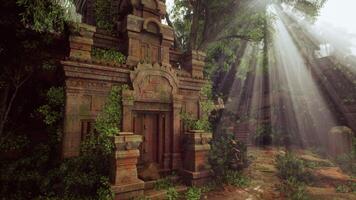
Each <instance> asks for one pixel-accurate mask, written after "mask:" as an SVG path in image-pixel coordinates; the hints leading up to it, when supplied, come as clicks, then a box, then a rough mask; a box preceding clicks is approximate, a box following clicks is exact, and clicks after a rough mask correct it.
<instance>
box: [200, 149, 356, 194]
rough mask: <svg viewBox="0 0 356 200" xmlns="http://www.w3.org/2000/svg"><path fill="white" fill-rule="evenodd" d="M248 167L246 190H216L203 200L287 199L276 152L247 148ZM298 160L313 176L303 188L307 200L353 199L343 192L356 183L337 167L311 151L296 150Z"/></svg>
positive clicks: (229, 187)
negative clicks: (304, 188) (281, 188)
mask: <svg viewBox="0 0 356 200" xmlns="http://www.w3.org/2000/svg"><path fill="white" fill-rule="evenodd" d="M248 152H249V153H248V154H249V157H250V159H251V164H250V165H249V167H248V168H247V169H245V171H244V174H245V176H247V177H248V178H249V179H250V184H249V185H248V186H247V187H245V188H237V187H233V186H224V187H219V189H215V190H213V191H211V192H209V193H206V194H205V196H204V199H207V200H220V199H223V200H258V199H263V200H278V199H287V198H286V197H285V195H284V194H283V193H281V192H280V191H279V190H280V187H281V184H282V182H281V179H280V178H279V177H278V176H277V168H276V165H275V158H276V156H277V155H278V154H283V153H284V152H283V151H282V150H281V149H277V148H265V149H261V148H249V150H248ZM297 156H298V157H299V158H301V159H303V160H304V161H305V162H308V163H311V165H309V166H310V167H308V168H310V169H309V170H310V171H311V174H312V177H313V178H312V181H310V182H309V183H308V184H307V186H306V192H307V194H308V196H309V199H311V200H316V199H322V200H339V199H350V200H352V199H353V200H355V199H356V193H352V192H349V191H345V188H346V186H347V185H349V184H350V183H355V184H356V179H354V178H352V177H350V176H349V175H347V174H345V173H343V172H342V171H341V170H340V168H339V167H336V166H335V165H333V164H332V163H331V162H330V161H328V160H325V159H322V158H320V157H319V156H317V155H316V154H313V153H312V152H310V151H304V150H298V151H297Z"/></svg>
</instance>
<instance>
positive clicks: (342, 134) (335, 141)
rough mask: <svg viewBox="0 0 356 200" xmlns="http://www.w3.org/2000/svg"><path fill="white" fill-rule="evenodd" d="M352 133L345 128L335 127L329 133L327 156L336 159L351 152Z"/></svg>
mask: <svg viewBox="0 0 356 200" xmlns="http://www.w3.org/2000/svg"><path fill="white" fill-rule="evenodd" d="M353 137H354V133H353V131H352V130H351V129H350V128H349V127H346V126H336V127H333V128H332V129H331V130H330V131H329V145H328V146H329V154H330V155H331V156H333V157H335V158H336V157H338V156H341V155H343V154H349V153H351V151H352V139H353Z"/></svg>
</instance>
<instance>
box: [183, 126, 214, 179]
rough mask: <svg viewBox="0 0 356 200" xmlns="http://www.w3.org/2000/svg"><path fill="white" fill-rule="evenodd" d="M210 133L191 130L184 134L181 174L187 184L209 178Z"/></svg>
mask: <svg viewBox="0 0 356 200" xmlns="http://www.w3.org/2000/svg"><path fill="white" fill-rule="evenodd" d="M211 138H212V134H211V133H206V132H204V131H201V130H191V131H188V132H187V133H186V134H185V137H184V140H185V142H184V143H185V146H184V160H183V170H182V171H181V174H182V176H183V179H184V180H185V182H186V183H187V184H188V185H199V184H202V183H204V182H205V181H207V180H209V177H210V175H211V170H210V167H209V165H208V153H209V150H210V144H209V142H210V140H211Z"/></svg>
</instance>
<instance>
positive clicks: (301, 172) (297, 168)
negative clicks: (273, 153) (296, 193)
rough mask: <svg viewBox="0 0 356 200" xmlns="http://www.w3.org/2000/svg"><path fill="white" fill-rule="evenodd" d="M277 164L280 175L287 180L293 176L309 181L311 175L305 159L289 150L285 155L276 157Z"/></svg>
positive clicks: (296, 178)
mask: <svg viewBox="0 0 356 200" xmlns="http://www.w3.org/2000/svg"><path fill="white" fill-rule="evenodd" d="M276 166H277V169H278V175H279V177H281V178H282V179H285V180H288V179H289V178H293V179H295V180H296V181H307V179H308V178H309V177H310V173H309V172H308V170H307V168H306V166H305V164H304V161H303V160H301V159H299V158H297V157H296V156H295V155H294V154H293V153H291V152H287V153H286V154H285V155H278V156H277V157H276Z"/></svg>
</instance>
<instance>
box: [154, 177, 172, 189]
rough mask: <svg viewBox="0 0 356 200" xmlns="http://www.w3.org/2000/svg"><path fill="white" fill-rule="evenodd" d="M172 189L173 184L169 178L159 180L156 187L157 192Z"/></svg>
mask: <svg viewBox="0 0 356 200" xmlns="http://www.w3.org/2000/svg"><path fill="white" fill-rule="evenodd" d="M171 187H173V183H172V181H171V179H169V178H168V177H165V178H162V179H159V180H157V181H156V182H155V185H154V188H155V189H156V190H166V189H168V188H171Z"/></svg>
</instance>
